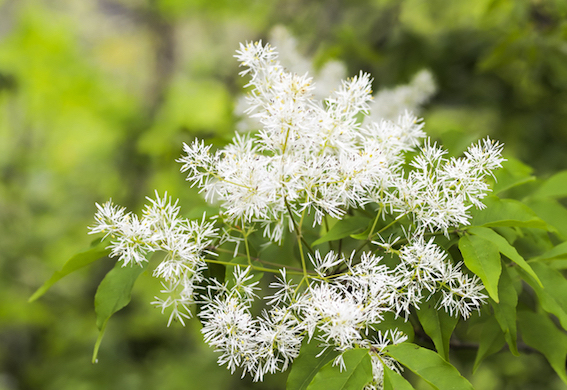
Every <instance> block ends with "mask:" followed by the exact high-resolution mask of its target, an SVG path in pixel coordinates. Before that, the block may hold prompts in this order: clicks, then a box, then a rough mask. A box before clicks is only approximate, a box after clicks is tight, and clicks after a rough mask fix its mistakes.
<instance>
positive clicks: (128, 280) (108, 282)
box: [93, 261, 148, 362]
mask: <svg viewBox="0 0 567 390" xmlns="http://www.w3.org/2000/svg"><path fill="white" fill-rule="evenodd" d="M121 264H122V263H116V265H115V266H114V268H113V269H111V270H110V271H109V272H108V273H107V274H106V276H105V277H104V279H103V280H102V282H100V285H99V286H98V289H97V290H96V294H95V312H96V326H97V327H98V328H99V329H100V332H99V336H98V339H97V342H96V345H95V351H94V354H93V362H95V361H96V357H97V353H98V348H99V346H100V343H101V341H102V337H103V335H104V331H105V329H106V324H107V322H108V320H109V319H110V317H112V315H113V314H114V313H116V312H117V311H118V310H120V309H122V308H123V307H125V306H126V305H128V303H130V296H131V293H132V288H133V287H134V282H135V281H136V279H138V276H140V275H141V274H142V272H144V270H145V269H146V268H147V267H148V262H147V261H145V262H143V263H142V266H139V265H131V266H125V267H123V266H121Z"/></svg>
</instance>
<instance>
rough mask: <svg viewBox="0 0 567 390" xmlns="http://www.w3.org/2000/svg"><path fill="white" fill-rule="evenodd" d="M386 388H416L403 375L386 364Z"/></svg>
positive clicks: (391, 389) (412, 389)
mask: <svg viewBox="0 0 567 390" xmlns="http://www.w3.org/2000/svg"><path fill="white" fill-rule="evenodd" d="M384 390H414V388H413V386H412V385H411V384H410V383H409V382H408V381H407V380H406V379H405V378H404V377H403V376H401V375H400V374H398V373H397V372H396V371H394V370H390V369H389V368H388V367H386V366H385V365H384Z"/></svg>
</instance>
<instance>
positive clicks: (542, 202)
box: [526, 198, 567, 240]
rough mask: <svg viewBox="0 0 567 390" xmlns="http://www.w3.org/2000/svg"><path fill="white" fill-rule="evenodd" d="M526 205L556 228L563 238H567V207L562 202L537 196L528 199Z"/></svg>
mask: <svg viewBox="0 0 567 390" xmlns="http://www.w3.org/2000/svg"><path fill="white" fill-rule="evenodd" d="M526 205H528V206H529V207H530V208H531V209H532V210H533V211H535V213H536V214H537V215H538V216H539V217H540V218H541V219H543V220H544V221H545V222H546V223H547V224H549V225H551V226H552V227H553V228H555V230H556V231H557V233H558V235H559V236H560V237H561V238H562V239H564V240H566V239H567V209H566V208H565V207H563V205H561V203H559V202H558V201H556V200H555V199H549V198H537V199H528V200H527V201H526Z"/></svg>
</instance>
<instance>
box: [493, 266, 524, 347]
mask: <svg viewBox="0 0 567 390" xmlns="http://www.w3.org/2000/svg"><path fill="white" fill-rule="evenodd" d="M498 296H499V297H500V302H499V303H495V302H492V307H493V308H494V316H495V317H496V320H497V321H498V323H499V324H500V328H501V329H502V332H504V337H505V339H506V342H507V343H508V345H509V346H510V351H511V352H512V354H514V355H515V356H519V355H520V354H519V353H518V347H517V345H516V339H517V333H516V306H517V305H518V293H517V292H516V289H515V288H514V284H513V282H512V278H511V277H510V274H509V273H508V270H507V269H506V267H505V268H504V271H503V272H502V275H501V276H500V283H498Z"/></svg>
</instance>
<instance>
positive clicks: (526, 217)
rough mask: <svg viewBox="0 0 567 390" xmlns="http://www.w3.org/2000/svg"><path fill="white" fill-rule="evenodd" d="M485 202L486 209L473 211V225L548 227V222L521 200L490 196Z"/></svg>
mask: <svg viewBox="0 0 567 390" xmlns="http://www.w3.org/2000/svg"><path fill="white" fill-rule="evenodd" d="M483 203H484V204H485V205H486V208H485V209H483V210H476V209H475V210H472V211H471V214H472V217H473V218H472V221H471V225H475V226H480V225H482V226H487V227H491V226H517V227H533V228H538V229H548V226H547V224H546V223H545V222H544V221H543V220H542V219H541V218H539V217H538V216H537V215H536V213H534V211H533V210H531V209H530V208H529V207H528V206H526V205H525V204H523V203H522V202H520V201H517V200H514V199H499V198H497V197H496V196H488V197H486V198H485V199H484V202H483Z"/></svg>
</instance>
